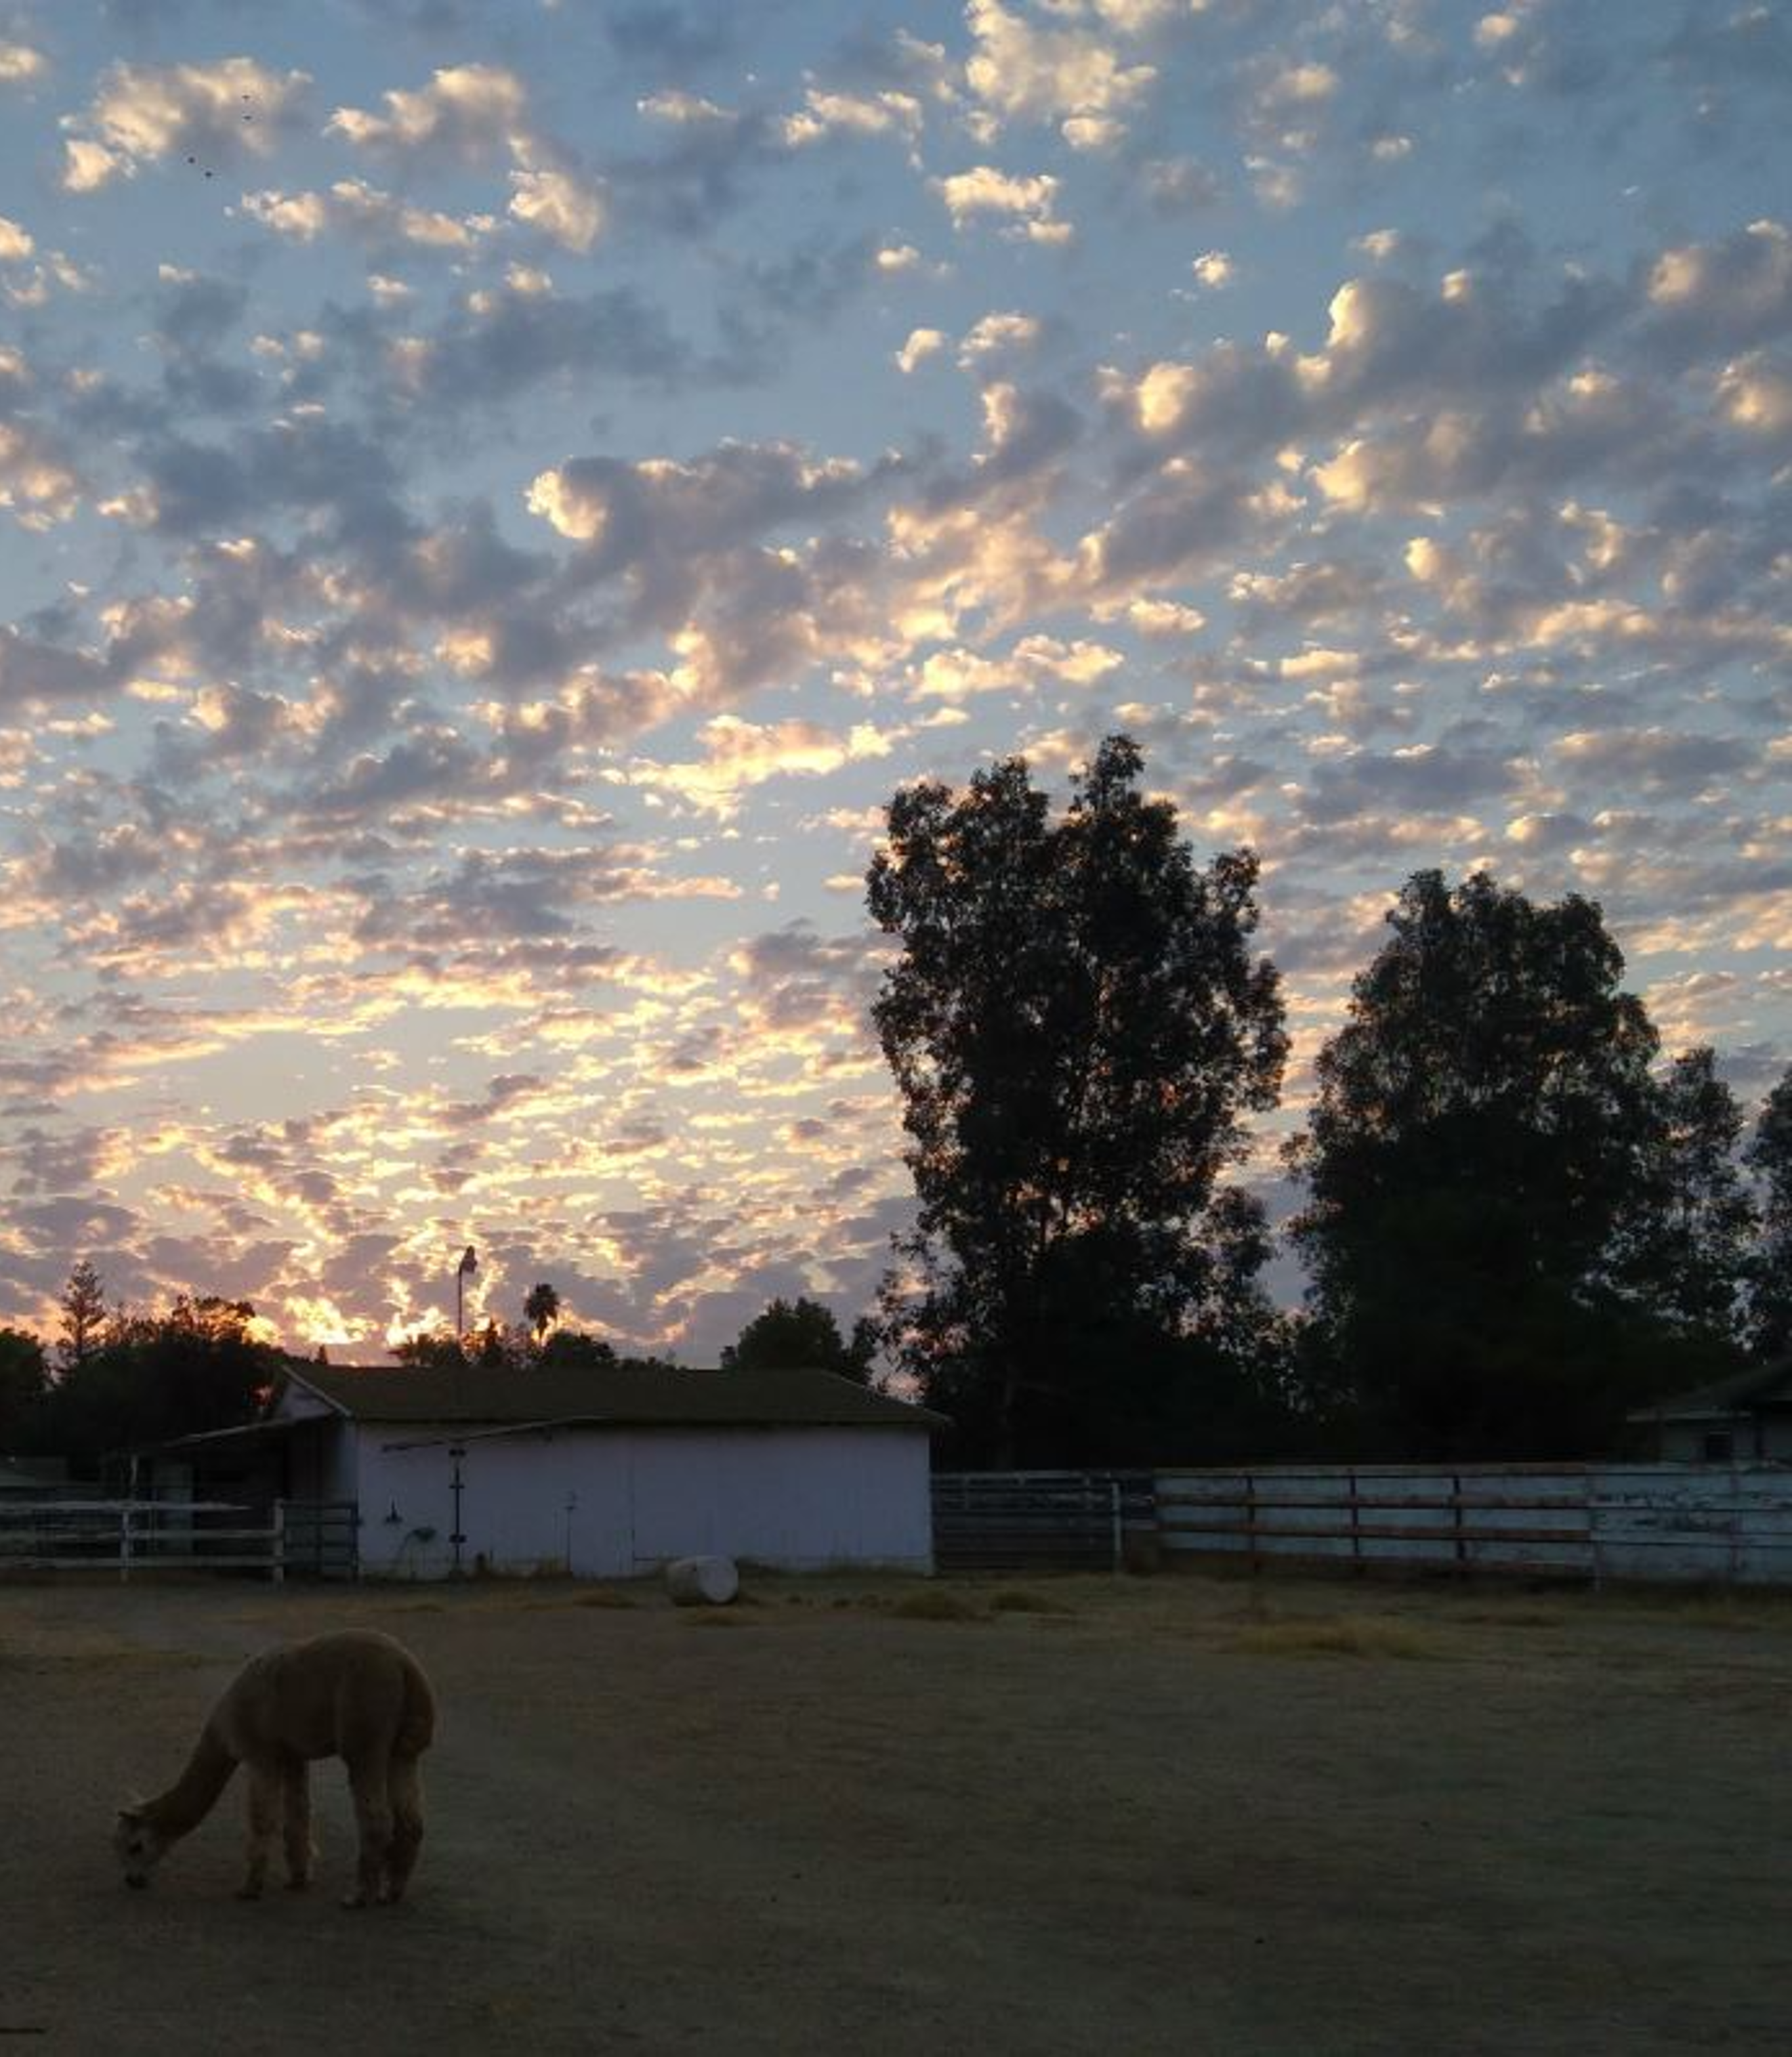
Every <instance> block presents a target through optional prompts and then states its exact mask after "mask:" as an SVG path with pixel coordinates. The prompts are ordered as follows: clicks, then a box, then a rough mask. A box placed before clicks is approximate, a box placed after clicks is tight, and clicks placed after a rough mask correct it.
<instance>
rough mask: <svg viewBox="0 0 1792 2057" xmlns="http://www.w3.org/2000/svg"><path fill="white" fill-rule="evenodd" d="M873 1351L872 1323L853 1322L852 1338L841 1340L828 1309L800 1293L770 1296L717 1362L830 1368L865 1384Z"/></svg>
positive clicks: (746, 1367)
mask: <svg viewBox="0 0 1792 2057" xmlns="http://www.w3.org/2000/svg"><path fill="white" fill-rule="evenodd" d="M876 1351H877V1331H876V1326H875V1325H874V1324H873V1323H872V1322H868V1321H865V1320H862V1319H861V1320H860V1321H859V1322H856V1323H855V1324H854V1325H853V1329H852V1341H851V1342H845V1341H844V1340H843V1339H842V1338H841V1333H840V1324H839V1323H838V1322H837V1321H836V1320H835V1319H834V1317H833V1312H832V1310H830V1309H829V1308H827V1307H825V1306H822V1304H821V1302H820V1301H819V1300H811V1299H809V1298H808V1297H807V1296H806V1295H805V1294H798V1296H797V1298H795V1299H794V1300H785V1299H781V1298H780V1299H775V1300H773V1302H772V1303H771V1305H770V1306H769V1307H767V1308H766V1310H765V1312H764V1313H763V1314H758V1315H755V1316H754V1318H753V1320H751V1321H750V1322H748V1323H747V1325H746V1327H745V1328H744V1329H742V1331H741V1333H740V1335H739V1337H738V1339H737V1340H736V1341H735V1342H732V1343H730V1345H729V1346H727V1348H726V1349H725V1350H723V1351H722V1369H723V1370H724V1371H757V1370H795V1369H805V1370H812V1371H831V1372H833V1373H836V1374H837V1376H838V1377H841V1378H850V1379H852V1380H853V1381H855V1382H856V1384H858V1385H867V1384H868V1383H869V1381H870V1378H871V1365H872V1358H873V1357H875V1356H876Z"/></svg>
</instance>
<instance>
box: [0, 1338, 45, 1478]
mask: <svg viewBox="0 0 1792 2057" xmlns="http://www.w3.org/2000/svg"><path fill="white" fill-rule="evenodd" d="M48 1393H49V1365H47V1364H46V1363H45V1361H44V1346H43V1345H42V1343H41V1342H38V1338H36V1337H35V1336H34V1335H30V1334H26V1331H25V1330H23V1329H0V1450H11V1449H18V1448H21V1447H22V1446H23V1445H24V1443H25V1442H26V1441H29V1440H30V1437H31V1435H32V1433H34V1430H35V1428H36V1425H37V1417H38V1413H39V1412H40V1411H41V1409H42V1406H43V1404H44V1401H45V1397H46V1396H47V1394H48Z"/></svg>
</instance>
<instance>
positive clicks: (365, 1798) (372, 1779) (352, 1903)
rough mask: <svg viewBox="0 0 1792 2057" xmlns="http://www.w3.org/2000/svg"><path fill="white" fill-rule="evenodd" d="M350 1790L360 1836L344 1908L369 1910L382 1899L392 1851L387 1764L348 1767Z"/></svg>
mask: <svg viewBox="0 0 1792 2057" xmlns="http://www.w3.org/2000/svg"><path fill="white" fill-rule="evenodd" d="M349 1789H350V1792H351V1793H353V1794H354V1819H355V1825H356V1827H357V1828H358V1829H359V1831H360V1835H361V1854H360V1861H359V1863H358V1865H357V1867H356V1876H355V1885H354V1891H353V1892H352V1893H350V1894H349V1896H347V1898H346V1899H345V1900H343V1902H342V1904H343V1905H344V1906H345V1907H366V1906H368V1905H370V1904H371V1903H372V1902H373V1901H374V1900H378V1899H379V1898H380V1896H381V1893H382V1888H383V1886H384V1885H385V1881H386V1865H387V1862H388V1861H389V1860H390V1855H391V1850H392V1804H391V1802H390V1800H388V1799H387V1797H386V1766H384V1764H370V1763H366V1762H359V1763H355V1764H351V1765H350V1766H349Z"/></svg>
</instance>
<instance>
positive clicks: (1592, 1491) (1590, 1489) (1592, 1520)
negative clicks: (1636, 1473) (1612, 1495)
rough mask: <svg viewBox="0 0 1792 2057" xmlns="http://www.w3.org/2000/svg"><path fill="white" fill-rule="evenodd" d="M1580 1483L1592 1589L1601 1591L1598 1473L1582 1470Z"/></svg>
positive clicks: (1601, 1504) (1602, 1564) (1601, 1501)
mask: <svg viewBox="0 0 1792 2057" xmlns="http://www.w3.org/2000/svg"><path fill="white" fill-rule="evenodd" d="M1580 1484H1581V1487H1582V1489H1583V1491H1584V1492H1585V1494H1586V1496H1587V1501H1586V1505H1587V1542H1588V1546H1589V1548H1591V1550H1592V1559H1593V1591H1595V1592H1596V1593H1602V1592H1604V1590H1605V1552H1604V1536H1603V1533H1602V1531H1603V1529H1604V1522H1603V1521H1602V1520H1601V1519H1600V1516H1601V1513H1602V1511H1603V1508H1604V1495H1603V1494H1602V1493H1601V1492H1600V1489H1599V1475H1598V1473H1597V1472H1593V1471H1590V1470H1589V1471H1585V1472H1582V1473H1581V1475H1580Z"/></svg>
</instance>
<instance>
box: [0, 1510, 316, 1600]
mask: <svg viewBox="0 0 1792 2057" xmlns="http://www.w3.org/2000/svg"><path fill="white" fill-rule="evenodd" d="M355 1527H356V1510H355V1508H354V1505H353V1504H352V1503H351V1502H334V1501H333V1502H325V1503H318V1502H312V1501H287V1500H276V1501H275V1503H274V1504H273V1506H272V1508H267V1507H266V1506H261V1507H255V1506H248V1505H244V1504H241V1503H239V1502H236V1501H233V1500H30V1501H25V1502H22V1503H19V1504H7V1505H0V1576H4V1575H6V1573H7V1572H9V1571H11V1572H18V1571H111V1570H116V1571H117V1574H118V1576H119V1578H120V1579H121V1580H125V1581H129V1579H131V1578H132V1576H133V1575H135V1574H137V1573H140V1572H144V1571H264V1572H266V1573H267V1575H268V1576H269V1577H270V1578H271V1579H274V1580H275V1582H276V1583H278V1582H279V1581H281V1580H283V1579H284V1578H285V1576H286V1575H287V1571H288V1570H289V1569H291V1570H294V1571H308V1572H311V1573H313V1574H314V1575H318V1576H322V1577H330V1576H338V1577H339V1576H350V1577H352V1576H353V1575H354V1563H355V1542H354V1537H355Z"/></svg>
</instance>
